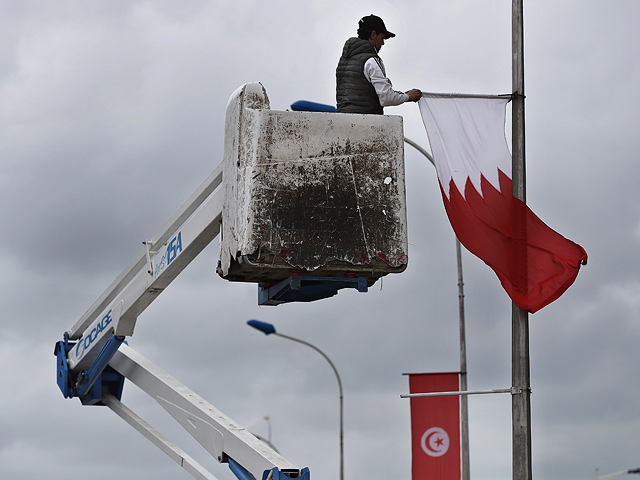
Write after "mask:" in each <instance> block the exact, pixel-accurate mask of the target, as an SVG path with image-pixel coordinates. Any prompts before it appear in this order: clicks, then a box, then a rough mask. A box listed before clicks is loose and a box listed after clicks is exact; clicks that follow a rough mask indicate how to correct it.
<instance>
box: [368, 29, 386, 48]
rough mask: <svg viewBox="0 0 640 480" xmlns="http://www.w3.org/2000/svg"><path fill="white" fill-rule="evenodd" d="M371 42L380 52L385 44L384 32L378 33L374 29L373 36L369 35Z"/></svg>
mask: <svg viewBox="0 0 640 480" xmlns="http://www.w3.org/2000/svg"><path fill="white" fill-rule="evenodd" d="M369 43H370V44H371V45H373V46H374V47H375V49H376V51H377V52H379V51H380V49H381V48H382V45H384V33H378V32H376V31H375V30H374V31H373V32H371V36H370V37H369Z"/></svg>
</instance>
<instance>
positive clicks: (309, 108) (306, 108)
mask: <svg viewBox="0 0 640 480" xmlns="http://www.w3.org/2000/svg"><path fill="white" fill-rule="evenodd" d="M291 110H293V111H295V112H325V113H336V107H334V106H333V105H325V104H324V103H316V102H309V101H307V100H298V101H297V102H295V103H292V104H291Z"/></svg>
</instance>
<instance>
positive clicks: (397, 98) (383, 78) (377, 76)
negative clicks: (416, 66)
mask: <svg viewBox="0 0 640 480" xmlns="http://www.w3.org/2000/svg"><path fill="white" fill-rule="evenodd" d="M364 76H365V78H366V79H367V80H368V81H369V82H371V85H373V88H375V89H376V93H377V94H378V98H379V99H380V105H382V106H383V107H392V106H395V105H401V104H403V103H405V102H407V101H412V102H417V101H418V100H419V99H420V97H421V96H422V92H421V91H420V90H418V89H415V88H414V89H412V90H409V91H408V92H406V93H402V92H398V91H397V90H394V89H393V85H392V84H391V80H389V79H388V78H387V75H386V72H385V68H384V64H383V63H382V59H381V58H380V57H371V58H370V59H369V60H367V61H366V63H365V64H364Z"/></svg>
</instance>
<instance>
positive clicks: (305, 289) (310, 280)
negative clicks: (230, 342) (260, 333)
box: [258, 275, 368, 305]
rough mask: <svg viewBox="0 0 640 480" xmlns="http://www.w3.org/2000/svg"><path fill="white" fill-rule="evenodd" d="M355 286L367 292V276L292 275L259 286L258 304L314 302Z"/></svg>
mask: <svg viewBox="0 0 640 480" xmlns="http://www.w3.org/2000/svg"><path fill="white" fill-rule="evenodd" d="M343 288H355V289H357V290H358V291H359V292H367V291H368V286H367V277H357V278H346V277H345V278H339V277H312V276H306V275H292V276H291V277H289V278H287V279H285V280H282V281H281V282H280V283H277V284H276V285H274V286H272V287H259V289H258V305H280V304H281V303H289V302H313V301H315V300H321V299H323V298H329V297H333V296H334V295H336V294H337V293H338V290H341V289H343Z"/></svg>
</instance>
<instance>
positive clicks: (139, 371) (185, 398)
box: [103, 345, 300, 480]
mask: <svg viewBox="0 0 640 480" xmlns="http://www.w3.org/2000/svg"><path fill="white" fill-rule="evenodd" d="M109 365H110V366H111V367H113V368H114V369H115V370H116V371H117V372H119V373H120V374H121V375H123V376H125V377H126V378H127V379H128V380H130V381H131V382H133V383H134V384H135V385H137V386H138V387H139V388H140V389H141V390H143V391H144V392H146V393H147V394H148V395H150V396H151V397H153V399H154V400H156V401H157V402H158V403H159V404H160V405H161V406H162V407H163V408H164V409H165V410H166V411H167V412H168V413H169V414H170V415H171V416H172V417H173V418H174V419H175V420H176V421H177V422H178V423H179V424H180V425H181V426H182V427H183V428H184V429H185V430H186V431H187V432H189V434H190V435H191V436H192V437H193V438H195V439H196V440H197V441H198V443H200V444H201V445H202V446H203V447H204V448H205V449H206V450H207V451H208V452H209V453H210V454H211V455H212V456H213V457H214V458H215V459H217V460H218V461H219V462H228V461H230V460H235V461H236V463H239V464H240V465H242V467H243V468H244V469H245V470H247V471H248V472H250V473H251V474H252V475H253V476H254V477H255V478H256V479H258V480H260V479H261V478H262V474H263V472H265V471H266V470H272V469H273V468H274V467H277V468H278V469H279V471H280V472H282V473H284V474H287V475H290V476H291V477H298V476H300V470H299V469H298V468H296V467H295V466H294V465H293V464H291V463H290V462H288V461H287V460H285V459H284V458H283V457H282V456H280V454H278V453H277V452H275V451H274V450H273V449H271V448H270V447H269V446H268V445H267V444H265V443H264V442H262V441H261V440H259V439H258V438H256V437H255V436H253V435H252V434H251V433H249V432H248V431H247V430H245V429H244V428H242V427H240V426H238V425H237V424H236V423H235V422H234V421H233V420H231V419H230V418H229V417H227V416H226V415H225V414H224V413H222V412H221V411H220V410H218V409H217V408H215V407H214V406H213V405H211V404H210V403H209V402H207V401H206V400H205V399H204V398H202V397H200V396H199V395H198V394H196V393H194V392H193V391H191V390H190V389H189V388H187V387H186V386H184V385H183V384H182V383H180V382H179V381H178V380H176V379H175V378H173V377H172V376H171V375H169V374H168V373H166V372H165V371H163V370H162V369H160V368H159V367H157V366H156V365H154V364H153V363H151V362H150V361H149V360H147V359H146V358H144V357H143V356H142V355H140V354H139V353H138V352H136V351H135V350H133V349H132V348H130V347H128V346H127V345H122V346H120V349H119V350H118V352H117V353H116V354H115V355H114V357H113V358H112V360H111V361H110V362H109ZM103 403H105V404H106V405H107V406H108V407H109V408H111V409H112V410H113V411H114V412H115V413H117V414H118V415H119V416H120V417H122V418H123V419H124V420H126V421H127V422H128V423H129V424H130V425H131V426H133V427H134V428H135V429H136V430H138V431H139V432H140V433H142V434H143V435H144V436H145V437H146V438H147V439H149V440H150V441H151V442H153V443H154V444H155V445H156V446H158V447H159V448H160V449H161V450H162V451H164V452H165V453H166V454H167V455H169V456H170V457H171V458H172V459H173V460H174V461H176V462H177V463H179V464H180V465H181V466H182V467H183V468H185V469H186V470H187V471H189V473H191V474H192V475H193V476H194V477H195V478H197V479H207V480H211V479H215V477H213V476H211V474H210V473H209V472H208V471H206V470H205V469H204V468H203V467H202V466H200V465H199V464H198V463H197V462H196V461H195V460H193V459H192V458H191V457H189V456H188V455H186V454H185V453H184V452H182V450H180V449H179V448H178V447H176V446H175V445H173V444H172V443H171V442H170V441H168V440H167V439H166V438H164V437H163V436H162V435H160V434H159V432H157V431H156V430H155V429H153V427H151V426H150V425H148V424H147V423H146V422H145V421H144V420H142V419H141V418H140V417H138V416H137V415H135V414H134V413H133V412H132V411H131V410H129V409H128V408H127V407H125V406H124V405H123V404H122V403H121V402H119V401H118V400H117V399H116V398H115V397H113V396H111V395H108V396H104V397H103Z"/></svg>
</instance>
